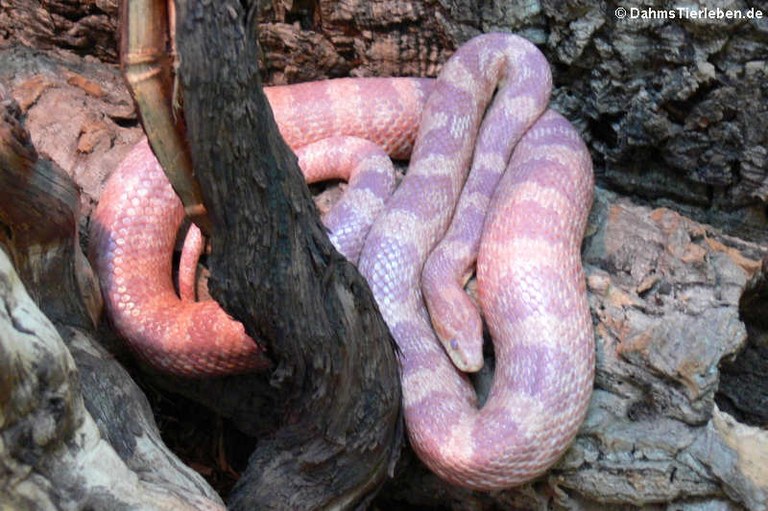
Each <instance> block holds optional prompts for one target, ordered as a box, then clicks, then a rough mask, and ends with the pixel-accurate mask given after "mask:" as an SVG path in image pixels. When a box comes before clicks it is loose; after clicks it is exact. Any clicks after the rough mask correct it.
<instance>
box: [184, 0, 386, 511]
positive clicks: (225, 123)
mask: <svg viewBox="0 0 768 511" xmlns="http://www.w3.org/2000/svg"><path fill="white" fill-rule="evenodd" d="M206 4H207V5H206ZM256 6H257V2H234V1H227V2H211V3H206V2H200V1H188V2H185V1H181V2H179V6H178V21H177V45H178V52H179V55H180V58H181V67H180V70H179V73H180V79H181V87H182V91H183V95H184V101H185V116H186V122H187V128H188V137H189V143H190V146H191V148H192V160H193V163H194V166H195V169H196V173H197V175H198V177H199V179H200V182H201V184H202V188H203V190H204V198H205V204H206V208H207V209H208V211H209V212H210V213H211V217H212V222H213V233H214V237H213V240H212V253H211V257H210V259H209V262H210V265H211V267H212V276H211V281H210V283H211V289H212V293H213V295H214V296H215V297H216V298H217V299H218V300H220V302H221V303H222V305H223V306H224V307H225V308H226V309H227V310H228V311H229V312H230V313H231V314H232V315H233V316H235V317H237V318H238V319H239V320H241V321H243V323H244V324H245V327H246V330H247V331H248V332H249V334H251V335H252V336H253V337H254V338H258V339H262V340H263V342H265V343H266V345H267V347H268V348H269V351H270V353H271V355H272V357H273V358H274V359H275V361H276V362H277V363H278V367H277V369H276V371H275V372H274V374H273V375H272V381H273V383H274V385H275V386H276V387H277V389H278V392H280V393H281V395H282V396H283V398H284V399H282V400H278V402H281V403H283V406H282V408H281V409H280V410H278V413H280V414H281V416H282V419H283V426H282V428H281V429H280V430H279V431H278V432H277V433H276V434H274V435H273V436H271V437H270V438H268V439H265V440H264V441H263V442H261V444H260V445H259V447H258V449H257V450H256V451H255V452H254V454H253V455H252V457H251V461H250V464H249V468H248V470H247V471H246V473H245V474H244V476H243V478H242V479H241V481H240V483H239V484H238V486H237V487H236V489H235V491H234V494H233V496H232V499H231V502H230V504H231V506H232V507H233V508H234V509H274V508H298V507H300V508H306V509H310V508H328V507H337V506H341V507H351V506H357V505H360V504H361V503H363V502H365V501H366V500H367V499H368V498H369V497H370V496H371V495H372V493H373V492H375V490H376V489H377V488H378V487H379V486H380V484H381V483H382V482H383V481H384V478H385V476H386V474H387V470H388V467H391V466H392V464H393V460H394V459H395V458H396V456H397V453H398V451H399V447H400V442H401V427H400V425H401V422H400V420H401V419H400V388H399V379H398V368H397V360H396V353H395V346H394V343H393V341H392V339H391V337H390V336H389V333H388V331H387V328H386V326H385V324H384V322H383V320H382V319H381V316H380V315H379V313H378V310H377V308H376V305H375V303H374V301H373V298H372V296H371V294H370V291H369V290H368V287H367V284H366V283H365V281H364V280H363V279H362V277H360V275H359V274H358V273H357V271H356V269H355V268H354V267H353V266H352V265H351V264H350V263H349V262H347V261H346V260H344V259H343V258H342V257H341V256H340V255H338V253H337V252H336V251H335V250H334V249H333V247H332V246H331V244H330V242H329V241H328V238H327V235H326V234H325V232H324V229H323V227H322V226H321V224H320V222H319V219H318V215H317V213H316V210H315V207H314V205H313V203H312V201H311V198H310V196H309V193H308V190H307V187H306V185H305V184H304V181H303V177H302V175H301V172H300V171H299V169H298V166H297V164H296V158H295V156H294V155H293V154H292V153H291V151H290V150H289V149H288V147H287V146H286V145H285V143H284V142H283V140H282V138H281V137H280V135H279V133H278V131H277V127H276V125H275V122H274V119H273V117H272V113H271V110H270V108H269V106H268V104H267V101H266V98H265V97H264V94H263V92H262V90H261V83H260V79H259V70H258V54H259V52H258V46H257V40H256V16H255V10H256Z"/></svg>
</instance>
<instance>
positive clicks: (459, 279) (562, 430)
mask: <svg viewBox="0 0 768 511" xmlns="http://www.w3.org/2000/svg"><path fill="white" fill-rule="evenodd" d="M550 88H551V77H550V72H549V67H548V65H547V63H546V60H545V59H544V57H543V55H541V53H540V52H539V51H538V50H537V49H536V47H535V46H533V45H532V44H531V43H529V42H527V41H526V40H524V39H521V38H519V37H516V36H511V35H501V34H489V35H484V36H480V37H477V38H475V39H473V40H471V41H470V42H468V43H467V44H466V45H464V46H462V47H461V48H460V49H459V50H458V51H457V52H456V53H455V54H454V56H453V57H452V58H451V59H450V60H449V61H448V62H447V63H446V64H445V66H444V68H443V70H442V72H441V74H440V77H439V78H438V80H437V81H435V82H432V81H429V80H424V79H357V80H353V79H343V80H333V81H328V82H319V83H315V84H303V85H298V86H290V87H279V88H270V89H269V90H268V91H267V95H268V98H269V101H270V104H271V105H272V108H273V111H274V113H275V117H276V119H277V121H278V126H279V128H280V131H281V133H282V134H283V136H284V138H285V139H286V141H287V142H288V143H289V145H291V147H292V148H294V149H298V148H300V147H302V146H305V145H307V144H309V143H312V142H316V141H318V140H321V139H323V138H327V137H331V136H341V135H343V136H354V137H362V138H367V139H369V140H372V141H373V142H375V143H377V144H378V145H380V146H381V147H382V148H383V149H384V150H385V151H386V152H387V153H388V154H389V155H390V156H393V157H396V158H402V157H406V156H407V155H408V154H409V153H410V154H411V163H410V166H409V170H408V172H407V174H406V177H405V179H404V180H403V182H402V184H401V185H400V186H399V187H398V188H397V190H396V191H395V193H394V195H393V196H392V197H391V198H390V199H389V200H388V201H387V203H386V206H385V207H384V212H383V213H381V214H379V215H378V217H377V218H376V220H375V222H374V224H373V227H372V228H371V230H370V232H369V234H368V236H367V238H365V242H364V244H363V247H362V255H361V256H360V260H359V264H358V266H359V269H360V271H361V273H362V274H363V276H365V277H366V279H367V280H368V282H369V284H370V286H371V289H372V291H373V294H374V297H375V298H376V300H377V302H378V304H379V308H380V310H381V313H382V315H383V317H384V320H385V321H386V323H387V325H388V326H389V328H390V331H391V332H392V334H393V336H394V337H395V340H396V341H397V343H398V345H399V347H400V349H401V352H402V360H401V362H402V386H403V395H404V410H405V419H406V426H407V429H408V435H409V439H410V441H411V445H412V447H413V448H414V450H415V451H416V452H417V454H418V455H419V456H420V458H421V459H422V460H423V461H424V462H425V464H426V465H427V466H429V467H430V469H432V470H433V471H434V472H435V473H437V474H438V475H439V476H441V477H443V478H444V479H446V480H447V481H449V482H451V483H453V484H457V485H460V486H464V487H468V488H474V489H479V490H495V489H501V488H507V487H510V486H514V485H517V484H520V483H523V482H526V481H528V480H530V479H532V478H534V477H536V476H538V475H540V474H542V473H543V472H544V471H546V470H547V469H548V468H549V467H550V466H551V465H552V464H553V463H554V462H555V461H557V459H558V458H559V457H560V456H561V455H562V454H563V452H564V451H565V450H566V449H567V447H568V446H569V444H570V442H571V441H572V440H573V438H574V437H575V434H576V432H577V429H578V427H579V425H580V424H581V422H582V420H583V418H584V416H585V414H586V408H587V404H588V402H589V398H590V395H591V389H592V380H593V376H594V339H593V333H592V321H591V316H590V313H589V308H588V304H587V299H586V289H585V279H584V274H583V270H582V267H581V260H580V245H581V240H582V237H583V235H584V230H585V227H586V220H587V215H588V212H589V208H590V206H591V201H592V188H593V181H592V179H593V178H592V164H591V159H590V157H589V153H588V151H587V149H586V147H585V145H584V143H583V142H582V141H581V138H580V137H579V135H578V133H577V132H576V131H575V130H574V129H573V127H572V126H571V125H570V124H569V123H568V122H567V121H566V120H565V119H564V118H562V117H561V116H560V115H559V114H557V113H555V112H553V111H551V110H546V107H547V103H548V100H549V90H550ZM489 104H490V106H488V105H489ZM419 119H421V121H420V123H419ZM417 127H418V137H417V138H416V142H415V146H413V151H412V153H411V147H412V145H413V140H414V137H415V136H416V130H417ZM326 149H327V147H326ZM374 158H375V159H378V160H380V159H381V158H380V155H376V156H374ZM470 166H471V167H472V171H471V174H470V176H469V177H467V173H468V172H469V167H470ZM305 170H306V169H305ZM362 181H363V182H364V183H363V185H362V189H363V190H367V191H371V192H376V193H378V192H379V191H380V190H379V188H380V187H381V186H384V187H386V185H378V184H371V183H369V182H368V181H367V178H366V179H363V180H362ZM364 194H367V192H364ZM374 202H375V200H374ZM382 206H383V203H382ZM378 207H379V206H376V208H378ZM374 209H375V208H374ZM377 213H378V212H377V211H376V212H371V211H369V212H368V213H367V216H368V217H372V216H375V215H376V214H377ZM347 214H348V212H347V213H345V214H344V215H342V216H346V215H347ZM182 217H183V211H182V208H181V205H180V203H179V201H178V199H177V198H176V197H175V195H174V194H173V191H172V190H171V188H170V185H169V184H168V183H167V180H165V178H164V175H163V174H162V171H161V170H160V169H159V167H158V165H157V163H156V161H155V160H154V158H153V157H152V154H151V151H150V150H149V148H148V146H147V144H146V143H141V144H139V145H138V146H137V147H136V149H135V150H134V151H132V152H131V153H130V154H129V156H128V157H127V158H126V160H125V161H124V162H123V163H122V164H121V165H120V167H119V168H118V170H117V171H116V172H115V174H114V177H112V178H111V179H110V181H109V183H108V184H107V187H106V188H105V191H104V193H103V195H102V198H101V201H100V203H99V207H98V208H97V211H96V213H95V214H94V217H93V229H92V242H91V247H92V252H91V255H92V260H93V261H94V264H95V266H96V269H97V273H98V274H99V276H100V279H101V284H102V289H103V291H104V294H105V302H106V304H107V309H108V312H109V313H110V316H111V318H112V321H113V322H114V325H115V327H116V329H117V330H118V331H119V332H120V333H121V334H122V335H123V336H124V337H125V338H126V339H127V340H128V342H129V344H130V345H131V346H132V348H133V349H134V350H135V351H136V352H137V353H138V354H139V355H140V356H141V357H142V358H144V359H145V360H146V361H147V362H149V363H151V364H152V365H154V366H155V367H157V368H159V369H161V370H165V371H170V372H174V373H178V374H184V375H197V376H199V375H216V374H225V373H231V372H238V371H248V370H256V369H264V368H267V367H269V366H270V362H269V359H268V358H267V357H266V355H265V353H264V351H263V350H262V348H261V347H260V346H259V344H258V343H256V342H254V341H253V340H251V339H250V338H248V337H247V336H246V335H245V333H244V331H243V328H242V326H241V325H240V324H239V323H237V322H236V321H234V320H232V319H231V318H229V317H228V316H227V315H226V314H225V313H224V312H223V311H222V310H221V309H220V308H218V307H217V306H216V304H215V303H214V302H210V301H208V302H192V301H189V300H181V299H180V298H179V297H178V295H177V294H176V291H175V289H174V286H173V282H172V279H171V253H172V250H173V247H174V244H175V238H176V231H177V230H178V227H179V224H180V223H181V222H182V219H183V218H182ZM341 230H343V228H341V227H333V228H331V231H332V233H334V234H335V233H336V232H338V231H341ZM337 246H338V245H337ZM355 250H359V245H358V248H356V249H355ZM351 253H352V254H354V250H353V251H352V252H351ZM353 257H354V255H353ZM475 261H476V268H477V280H478V301H479V304H478V305H479V310H478V307H476V306H475V305H474V303H473V302H472V301H471V300H470V299H469V298H468V297H467V295H466V293H465V292H464V290H463V288H464V285H465V284H466V281H467V279H468V277H469V275H470V274H471V272H472V268H473V267H474V266H475ZM422 270H423V271H422ZM422 277H423V280H422ZM425 302H426V303H425ZM457 311H458V312H457ZM480 311H482V316H483V317H484V318H485V321H486V324H487V326H488V330H489V331H490V333H491V336H492V337H493V340H494V348H495V357H496V372H495V376H494V382H493V386H492V388H491V390H490V394H489V396H488V398H487V401H486V402H485V404H484V405H483V406H482V407H478V405H477V397H476V395H475V392H474V390H473V388H472V386H471V384H470V383H469V381H468V379H467V377H466V375H465V374H464V373H463V372H461V371H458V370H457V367H459V368H462V369H467V370H477V369H478V368H479V366H480V365H481V363H482V362H481V361H482V351H481V348H482V337H481V336H482V331H481V329H482V322H481V319H480ZM430 318H431V319H430ZM456 318H457V319H456ZM433 324H434V325H435V329H434V330H433ZM435 331H437V333H438V334H439V339H438V335H436V333H435ZM441 341H442V342H441Z"/></svg>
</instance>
